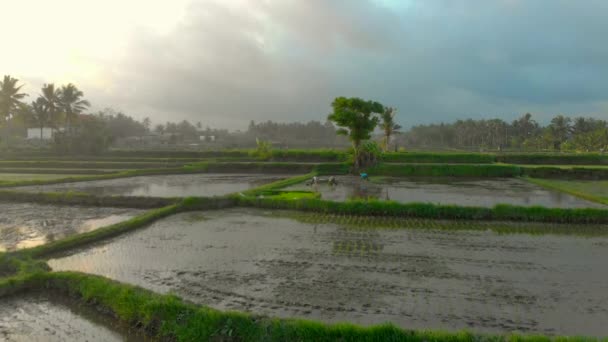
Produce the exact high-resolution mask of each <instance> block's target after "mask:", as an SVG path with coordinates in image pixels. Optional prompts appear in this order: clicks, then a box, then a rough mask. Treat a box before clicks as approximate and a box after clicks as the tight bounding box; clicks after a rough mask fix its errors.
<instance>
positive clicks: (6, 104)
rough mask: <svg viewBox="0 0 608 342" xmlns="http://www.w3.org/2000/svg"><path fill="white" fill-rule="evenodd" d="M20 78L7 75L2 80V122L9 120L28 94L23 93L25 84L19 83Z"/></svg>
mask: <svg viewBox="0 0 608 342" xmlns="http://www.w3.org/2000/svg"><path fill="white" fill-rule="evenodd" d="M17 83H19V80H18V79H16V78H12V77H11V76H9V75H5V76H4V79H3V80H2V81H0V123H1V122H2V121H6V120H9V119H10V118H11V117H12V116H13V115H15V112H16V111H17V109H18V108H19V107H20V106H22V105H23V102H22V100H23V98H24V97H26V96H27V94H25V93H21V88H22V87H23V85H19V86H18V85H17Z"/></svg>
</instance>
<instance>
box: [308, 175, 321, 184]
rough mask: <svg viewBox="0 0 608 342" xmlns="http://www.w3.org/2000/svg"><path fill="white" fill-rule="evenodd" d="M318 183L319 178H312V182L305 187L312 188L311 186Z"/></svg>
mask: <svg viewBox="0 0 608 342" xmlns="http://www.w3.org/2000/svg"><path fill="white" fill-rule="evenodd" d="M318 183H319V178H317V176H314V177H312V180H311V181H310V182H307V183H306V185H308V186H312V185H317V184H318Z"/></svg>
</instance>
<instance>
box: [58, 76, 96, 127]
mask: <svg viewBox="0 0 608 342" xmlns="http://www.w3.org/2000/svg"><path fill="white" fill-rule="evenodd" d="M83 96H84V93H83V92H82V91H80V90H78V88H76V86H75V85H73V84H72V83H70V84H68V85H67V86H62V87H61V89H60V90H59V104H60V108H61V109H62V110H63V112H64V113H65V123H66V130H67V132H68V134H69V133H70V132H71V124H72V123H73V122H74V121H75V119H76V117H77V116H78V115H79V114H80V113H82V112H83V111H84V110H85V109H86V108H88V107H89V106H91V104H90V103H89V101H87V100H83V99H82V97H83Z"/></svg>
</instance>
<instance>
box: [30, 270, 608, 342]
mask: <svg viewBox="0 0 608 342" xmlns="http://www.w3.org/2000/svg"><path fill="white" fill-rule="evenodd" d="M29 282H30V283H32V284H31V285H29V287H30V288H39V289H44V290H45V291H52V292H54V293H56V294H57V295H64V296H70V297H73V298H77V299H79V300H81V301H82V302H84V303H88V304H89V305H94V306H95V307H97V308H98V309H100V310H101V312H108V313H109V314H111V315H112V316H113V317H115V318H116V319H118V320H120V321H121V322H124V323H127V324H130V325H131V326H138V327H139V328H141V329H143V330H144V331H146V332H147V333H148V334H150V335H152V337H155V338H158V339H161V340H171V341H210V340H211V341H374V342H375V341H415V342H431V341H450V342H486V341H487V342H503V341H504V342H511V341H512V342H515V341H520V342H528V341H529V342H537V341H538V342H549V341H563V342H570V341H572V342H574V341H577V342H578V341H580V342H583V341H584V342H586V341H600V340H599V339H595V338H587V337H553V338H552V337H546V336H533V335H529V336H527V335H482V334H473V333H470V332H465V331H461V332H442V331H415V330H405V329H400V328H397V327H395V326H393V325H391V324H383V325H378V326H372V327H361V326H356V325H353V324H348V323H341V324H332V325H329V324H323V323H319V322H314V321H307V320H299V319H277V318H269V317H263V316H256V315H250V314H244V313H238V312H222V311H218V310H215V309H211V308H208V307H205V306H197V305H194V304H189V303H185V302H184V301H182V300H181V299H180V298H178V297H176V296H172V295H160V294H155V293H153V292H151V291H148V290H145V289H142V288H139V287H136V286H132V285H127V284H122V283H119V282H116V281H113V280H109V279H106V278H103V277H100V276H94V275H87V274H83V273H77V272H51V273H38V274H36V276H33V277H31V279H29Z"/></svg>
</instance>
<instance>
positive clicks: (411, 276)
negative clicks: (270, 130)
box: [49, 209, 608, 336]
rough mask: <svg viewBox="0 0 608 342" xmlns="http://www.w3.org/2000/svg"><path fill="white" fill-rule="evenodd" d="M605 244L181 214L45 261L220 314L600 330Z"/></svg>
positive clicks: (606, 291)
mask: <svg viewBox="0 0 608 342" xmlns="http://www.w3.org/2000/svg"><path fill="white" fill-rule="evenodd" d="M607 259H608V238H607V237H599V238H581V237H559V236H551V235H543V236H530V235H517V234H514V235H498V234H495V233H492V232H489V231H457V232H453V231H437V230H422V229H413V230H410V229H390V230H381V229H368V230H365V229H349V228H346V227H343V226H340V225H335V224H306V223H302V222H299V221H295V220H293V219H290V218H278V217H273V216H271V214H270V213H269V212H262V211H254V210H245V209H234V210H227V211H221V212H219V211H218V212H206V213H184V214H179V215H176V216H172V217H169V218H167V219H165V220H163V221H159V222H157V223H155V224H153V225H152V226H151V227H149V228H147V229H145V230H140V231H137V232H133V233H131V234H128V235H125V236H123V237H120V238H117V239H114V240H112V241H109V242H107V243H105V244H102V245H98V246H95V247H92V248H90V249H87V250H84V251H81V252H76V254H72V255H69V256H63V257H60V258H57V259H53V260H50V262H49V264H50V265H51V267H52V268H54V269H55V270H77V271H84V272H91V273H96V274H100V275H104V276H107V277H110V278H114V279H117V280H120V281H124V282H129V283H133V284H138V285H141V286H143V287H146V288H149V289H152V290H154V291H160V292H168V291H174V292H175V293H177V294H178V295H180V296H182V297H184V298H186V299H188V300H191V301H194V302H196V303H201V304H206V305H210V306H212V307H215V308H218V309H231V310H240V311H249V312H254V313H259V314H266V315H270V316H279V317H300V318H308V319H315V320H322V321H325V322H338V321H349V322H354V323H358V324H363V325H369V324H378V323H382V322H387V321H388V322H393V323H394V324H396V325H398V326H401V327H404V328H418V329H448V330H455V329H465V328H466V329H470V330H474V331H480V332H511V331H520V332H525V333H532V332H534V333H543V334H567V335H577V334H583V335H598V336H599V335H603V336H605V335H608V325H606V322H608V272H606V267H605V261H606V260H607Z"/></svg>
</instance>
